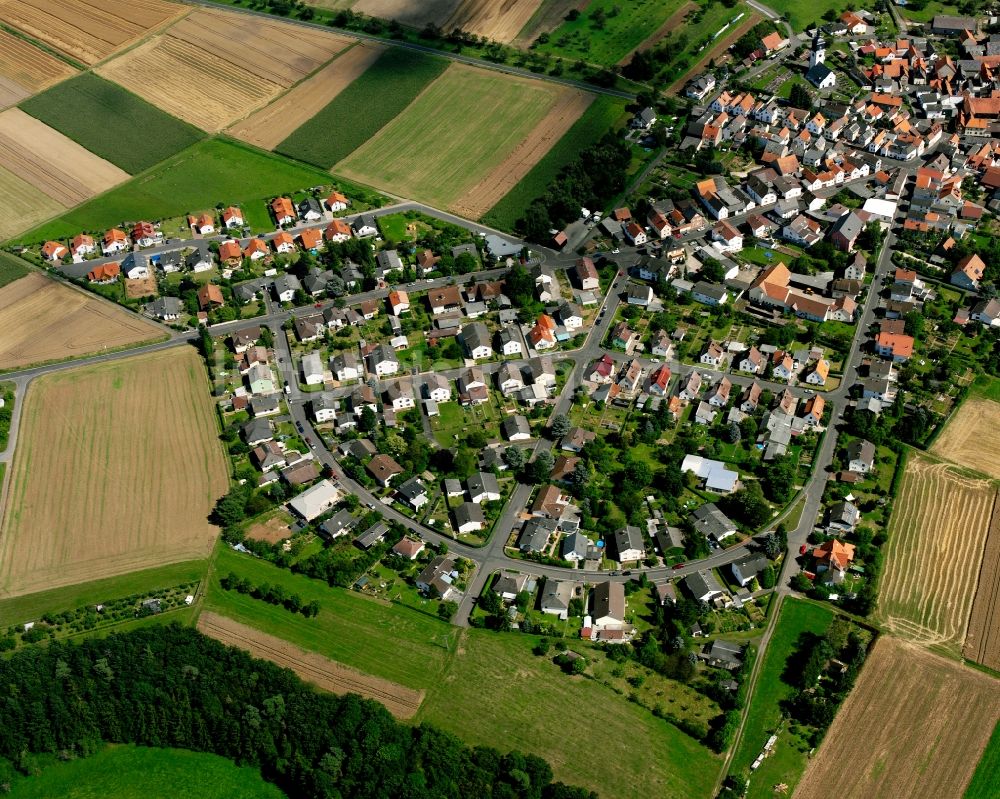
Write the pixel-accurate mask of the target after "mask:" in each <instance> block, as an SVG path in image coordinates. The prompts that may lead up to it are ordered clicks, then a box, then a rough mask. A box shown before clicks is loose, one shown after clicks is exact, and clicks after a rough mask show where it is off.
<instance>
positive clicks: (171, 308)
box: [149, 297, 184, 319]
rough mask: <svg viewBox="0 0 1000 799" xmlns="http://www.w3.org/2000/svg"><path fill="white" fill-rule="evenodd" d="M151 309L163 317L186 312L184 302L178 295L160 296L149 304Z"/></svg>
mask: <svg viewBox="0 0 1000 799" xmlns="http://www.w3.org/2000/svg"><path fill="white" fill-rule="evenodd" d="M149 311H150V313H152V314H153V315H154V316H158V317H160V318H161V319H163V318H165V317H167V316H173V315H180V314H182V313H184V303H183V302H181V301H180V300H179V299H178V298H177V297H158V298H157V299H155V300H153V301H152V302H151V303H150V304H149Z"/></svg>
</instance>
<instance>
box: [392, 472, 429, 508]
mask: <svg viewBox="0 0 1000 799" xmlns="http://www.w3.org/2000/svg"><path fill="white" fill-rule="evenodd" d="M396 491H397V493H398V494H399V495H400V496H401V497H402V498H403V500H404V501H405V502H406V504H407V505H409V506H410V507H411V508H413V510H420V509H421V508H422V507H423V506H424V505H426V504H427V503H428V502H430V497H428V496H427V488H426V486H424V484H423V483H422V482H421V480H420V478H419V477H411V478H410V479H409V480H407V481H406V482H404V483H401V484H400V486H399V487H398V488H397V489H396Z"/></svg>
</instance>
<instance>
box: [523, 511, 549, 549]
mask: <svg viewBox="0 0 1000 799" xmlns="http://www.w3.org/2000/svg"><path fill="white" fill-rule="evenodd" d="M556 526H557V525H556V522H555V521H554V520H553V519H540V518H533V519H529V520H528V521H527V522H526V523H525V525H524V529H523V530H522V531H521V537H520V538H519V539H518V546H519V547H520V548H521V549H526V550H528V551H530V552H541V551H542V550H543V549H545V545H546V544H548V542H549V536H551V535H552V533H554V532H555V530H556Z"/></svg>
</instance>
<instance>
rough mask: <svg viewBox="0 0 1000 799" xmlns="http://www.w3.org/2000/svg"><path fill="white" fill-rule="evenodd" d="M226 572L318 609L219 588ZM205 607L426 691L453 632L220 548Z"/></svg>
mask: <svg viewBox="0 0 1000 799" xmlns="http://www.w3.org/2000/svg"><path fill="white" fill-rule="evenodd" d="M231 571H232V572H235V573H236V574H238V575H240V576H241V577H246V578H247V579H248V580H250V582H252V583H253V584H254V585H260V584H262V583H270V584H271V585H281V586H283V587H284V588H285V590H286V591H288V593H295V594H298V595H299V596H301V597H302V599H303V600H304V601H305V602H311V601H312V600H316V601H318V602H319V603H320V606H321V607H322V610H321V611H320V614H319V616H317V617H316V618H314V619H307V618H305V617H304V616H301V615H298V614H293V613H289V612H288V611H287V610H285V609H284V608H283V607H280V606H275V605H269V604H267V603H266V602H261V601H260V600H258V599H254V598H253V597H251V596H249V595H247V594H240V593H238V592H236V591H224V590H223V589H222V588H221V586H220V585H219V578H220V577H224V576H225V575H227V574H228V573H229V572H231ZM205 609H207V610H214V611H217V612H218V613H221V614H223V615H225V616H229V617H230V618H233V619H236V620H237V621H241V622H243V623H244V624H249V625H251V626H253V627H256V628H258V629H260V630H263V631H264V632H266V633H270V634H271V635H276V636H278V637H279V638H284V639H285V640H286V641H290V642H291V643H293V644H296V645H297V646H300V647H302V648H303V649H308V650H311V651H313V652H318V653H319V654H321V655H325V656H326V657H329V658H332V659H333V660H337V661H339V662H341V663H344V664H346V665H348V666H353V667H354V668H356V669H360V670H361V671H364V672H367V673H369V674H374V675H376V676H378V677H384V678H386V679H388V680H393V681H394V682H398V683H400V684H402V685H406V686H408V687H410V688H427V687H429V686H430V685H431V684H433V683H434V682H436V681H437V679H438V678H439V676H440V674H441V672H442V671H443V670H444V667H445V664H446V662H447V659H448V657H449V655H450V653H451V651H452V650H453V647H454V639H455V634H456V633H457V630H456V628H454V627H451V626H450V625H448V624H446V623H445V622H442V621H439V620H438V619H436V618H432V617H431V616H426V615H424V614H422V613H417V612H415V611H412V610H408V609H406V608H401V607H398V606H395V605H390V604H388V603H385V602H380V601H378V600H374V599H369V598H367V597H364V596H362V595H361V594H359V593H357V592H355V591H349V590H345V589H342V588H331V587H329V586H327V585H326V584H325V583H323V582H321V581H319V580H313V579H311V578H309V577H304V576H302V575H298V574H292V573H291V572H290V571H287V570H285V569H281V568H278V567H277V566H272V565H271V564H270V563H267V562H265V561H261V560H257V559H255V558H252V557H250V556H248V555H241V554H239V553H237V552H234V551H232V550H231V549H229V548H228V547H225V548H223V547H222V546H221V545H220V551H219V554H218V558H217V560H216V563H215V569H214V572H213V575H212V580H211V581H210V584H209V589H208V596H207V598H206V601H205Z"/></svg>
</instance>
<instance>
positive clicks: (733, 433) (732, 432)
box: [726, 416, 751, 444]
mask: <svg viewBox="0 0 1000 799" xmlns="http://www.w3.org/2000/svg"><path fill="white" fill-rule="evenodd" d="M749 418H751V417H749V416H748V417H747V419H749ZM743 421H746V419H744V420H743ZM742 437H743V431H742V430H741V429H740V425H739V422H730V423H729V428H728V429H727V430H726V438H728V439H729V443H730V444H739V443H740V439H741V438H742Z"/></svg>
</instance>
